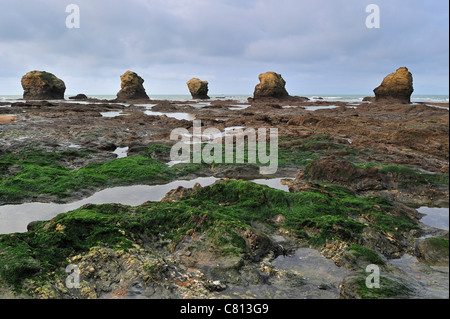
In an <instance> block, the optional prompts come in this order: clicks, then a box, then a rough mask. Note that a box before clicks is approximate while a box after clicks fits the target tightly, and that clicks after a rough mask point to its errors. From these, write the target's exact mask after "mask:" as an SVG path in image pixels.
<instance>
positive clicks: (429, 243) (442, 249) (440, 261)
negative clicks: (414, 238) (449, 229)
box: [416, 233, 449, 267]
mask: <svg viewBox="0 0 450 319" xmlns="http://www.w3.org/2000/svg"><path fill="white" fill-rule="evenodd" d="M448 247H449V244H448V233H447V234H446V238H424V239H421V240H419V241H418V242H417V244H416V254H417V257H418V259H419V260H420V261H422V262H424V263H426V264H428V265H430V266H443V267H448V261H449V260H448V258H449V248H448Z"/></svg>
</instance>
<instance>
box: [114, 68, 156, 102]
mask: <svg viewBox="0 0 450 319" xmlns="http://www.w3.org/2000/svg"><path fill="white" fill-rule="evenodd" d="M120 80H121V84H120V87H121V90H120V91H119V92H118V93H117V99H118V100H122V101H126V100H138V99H149V97H148V95H147V93H146V92H145V89H144V86H143V83H144V79H143V78H141V77H140V76H139V75H137V74H136V73H135V72H132V71H127V72H125V73H124V74H122V75H121V76H120Z"/></svg>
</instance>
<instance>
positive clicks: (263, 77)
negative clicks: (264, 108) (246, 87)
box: [253, 72, 289, 99]
mask: <svg viewBox="0 0 450 319" xmlns="http://www.w3.org/2000/svg"><path fill="white" fill-rule="evenodd" d="M259 81H260V83H259V84H258V85H257V86H256V87H255V92H254V93H253V98H254V99H261V98H286V97H289V93H288V92H287V91H286V88H285V86H286V81H285V80H284V79H283V78H282V76H281V75H280V74H278V73H275V72H266V73H262V74H260V75H259Z"/></svg>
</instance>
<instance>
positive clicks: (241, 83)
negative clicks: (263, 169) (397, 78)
mask: <svg viewBox="0 0 450 319" xmlns="http://www.w3.org/2000/svg"><path fill="white" fill-rule="evenodd" d="M372 3H373V4H377V5H378V6H379V8H380V28H372V29H369V28H367V27H366V18H367V17H368V15H369V14H370V13H367V12H366V6H367V5H369V4H372ZM69 4H76V5H78V7H79V9H80V28H78V29H77V28H72V29H69V28H67V27H66V18H67V17H68V15H69V13H67V12H66V6H67V5H69ZM448 14H449V8H448V2H447V1H446V0H368V1H364V0H308V1H303V0H128V1H123V0H121V1H118V0H117V1H116V0H0V94H2V95H12V94H22V93H23V89H22V87H21V85H20V79H21V78H22V76H23V75H24V74H25V73H27V72H28V71H32V70H45V71H47V72H51V73H53V74H55V75H56V76H58V77H59V78H61V79H62V80H63V81H64V82H65V83H66V87H67V90H66V94H76V93H85V94H91V95H92V94H116V93H117V92H118V91H119V89H120V75H121V74H123V73H124V72H125V71H127V70H132V71H135V72H136V73H138V74H139V75H140V76H142V77H143V78H144V80H145V83H144V86H145V88H146V91H147V93H148V94H150V95H151V94H188V93H189V92H188V90H187V86H186V82H187V81H188V80H189V79H190V78H192V77H198V78H200V79H202V80H207V81H209V89H210V93H211V94H249V95H251V94H252V93H253V90H254V87H255V85H256V84H257V83H258V75H259V74H260V73H263V72H266V71H275V72H277V73H280V74H281V75H282V76H283V78H284V79H285V80H286V82H287V85H286V88H287V90H288V92H289V93H290V94H291V95H311V94H323V95H325V94H332V95H333V94H365V95H373V89H374V88H375V87H377V86H378V85H379V84H380V83H381V81H382V80H383V78H384V77H385V76H386V75H387V74H389V73H392V72H394V71H395V70H396V69H397V68H399V67H401V66H406V67H408V69H409V70H410V71H411V73H412V74H413V77H414V89H415V94H448V91H449V62H448V60H449V40H448V38H449V16H448Z"/></svg>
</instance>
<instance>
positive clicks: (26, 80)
mask: <svg viewBox="0 0 450 319" xmlns="http://www.w3.org/2000/svg"><path fill="white" fill-rule="evenodd" d="M21 83H22V87H23V98H24V99H25V100H63V99H64V92H65V91H66V85H65V84H64V81H63V80H61V79H58V78H57V77H56V76H55V75H53V74H51V73H48V72H45V71H31V72H28V73H27V74H25V75H24V76H23V77H22V81H21Z"/></svg>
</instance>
